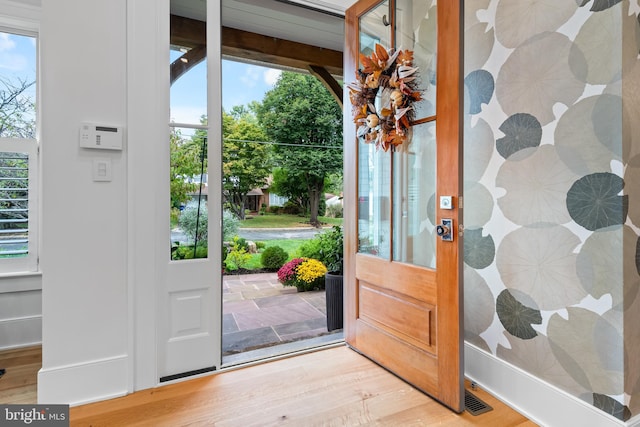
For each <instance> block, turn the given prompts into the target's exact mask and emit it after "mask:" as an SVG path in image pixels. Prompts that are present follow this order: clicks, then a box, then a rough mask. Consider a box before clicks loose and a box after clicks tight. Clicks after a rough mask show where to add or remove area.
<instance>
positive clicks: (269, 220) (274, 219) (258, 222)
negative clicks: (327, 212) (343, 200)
mask: <svg viewBox="0 0 640 427" xmlns="http://www.w3.org/2000/svg"><path fill="white" fill-rule="evenodd" d="M318 219H319V220H320V222H321V223H322V224H323V225H327V226H331V225H342V218H328V217H324V216H321V217H318ZM296 227H309V218H308V217H302V216H298V215H288V214H277V215H276V214H265V215H256V216H254V217H252V218H250V219H245V220H244V221H240V228H296Z"/></svg>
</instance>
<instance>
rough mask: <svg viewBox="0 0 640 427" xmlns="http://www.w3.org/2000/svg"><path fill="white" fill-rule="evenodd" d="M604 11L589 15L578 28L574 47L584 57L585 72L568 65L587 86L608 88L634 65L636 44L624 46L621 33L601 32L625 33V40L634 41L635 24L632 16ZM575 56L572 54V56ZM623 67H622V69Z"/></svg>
mask: <svg viewBox="0 0 640 427" xmlns="http://www.w3.org/2000/svg"><path fill="white" fill-rule="evenodd" d="M612 6H614V5H613V4H612V5H610V6H608V7H607V8H606V9H603V11H602V12H599V13H594V14H592V15H591V16H590V17H589V18H588V19H587V21H586V22H585V24H584V25H583V26H582V27H581V28H580V31H579V32H578V34H577V36H576V38H575V40H574V43H575V47H576V48H577V49H578V50H579V52H580V53H581V54H582V55H584V58H585V61H586V62H585V64H586V65H587V67H586V68H582V66H581V65H580V62H579V61H571V64H572V67H573V69H574V73H575V74H576V75H577V76H583V81H584V82H586V83H589V84H594V85H595V84H609V83H611V82H613V81H616V80H619V79H620V78H621V77H622V75H621V74H622V70H626V69H629V68H630V67H632V66H633V65H634V64H635V62H636V57H637V54H638V46H637V44H636V43H627V44H626V45H623V42H622V41H623V34H622V31H602V29H603V28H617V29H624V32H625V36H624V37H626V38H627V39H628V40H631V41H634V40H635V39H636V37H635V31H636V29H637V23H636V22H635V20H636V19H635V16H634V15H632V16H623V15H626V14H625V13H623V12H622V10H621V7H615V8H614V7H612ZM574 53H575V54H577V52H572V54H574ZM621 64H622V67H621Z"/></svg>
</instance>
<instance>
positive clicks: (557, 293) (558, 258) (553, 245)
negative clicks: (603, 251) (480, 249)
mask: <svg viewBox="0 0 640 427" xmlns="http://www.w3.org/2000/svg"><path fill="white" fill-rule="evenodd" d="M579 244H580V239H579V238H578V236H576V235H575V234H573V233H572V232H571V231H570V230H569V229H567V228H565V227H562V226H540V227H523V228H519V229H517V230H515V231H512V232H511V233H509V234H507V235H506V236H505V237H504V239H503V240H502V242H501V243H499V246H498V251H497V253H496V266H497V268H498V272H499V273H500V278H501V279H502V282H503V283H504V284H505V286H506V287H507V288H508V289H512V290H513V289H515V290H519V291H521V292H522V293H524V294H526V295H529V296H530V297H531V298H533V300H534V301H535V302H536V304H537V305H538V307H539V308H540V310H559V309H562V308H565V307H568V306H571V305H575V304H578V303H579V302H580V301H582V299H583V298H584V297H586V296H587V293H586V291H585V290H584V288H583V287H582V285H581V284H580V279H578V275H577V273H576V256H577V255H576V253H575V252H574V251H575V249H576V247H577V246H578V245H579Z"/></svg>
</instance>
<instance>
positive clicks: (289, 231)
mask: <svg viewBox="0 0 640 427" xmlns="http://www.w3.org/2000/svg"><path fill="white" fill-rule="evenodd" d="M325 230H327V229H326V228H325V229H323V228H311V227H308V228H285V229H281V228H240V229H238V236H240V237H242V238H244V239H246V240H250V241H252V242H256V241H265V240H275V239H312V238H313V237H315V235H316V234H318V233H321V232H323V231H325ZM171 242H181V243H185V242H187V237H186V236H185V235H184V233H183V232H182V231H181V230H180V229H179V228H174V229H173V230H171Z"/></svg>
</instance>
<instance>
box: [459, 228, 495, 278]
mask: <svg viewBox="0 0 640 427" xmlns="http://www.w3.org/2000/svg"><path fill="white" fill-rule="evenodd" d="M495 255H496V245H495V243H494V242H493V238H492V237H491V236H490V235H489V236H483V235H482V228H479V229H475V230H466V231H465V233H464V262H465V264H467V265H468V266H470V267H473V268H477V269H482V268H485V267H488V266H489V265H491V263H492V262H493V259H494V257H495Z"/></svg>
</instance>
